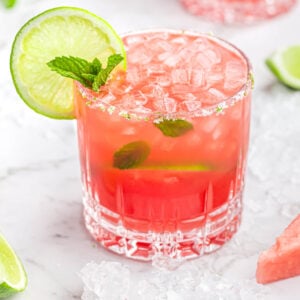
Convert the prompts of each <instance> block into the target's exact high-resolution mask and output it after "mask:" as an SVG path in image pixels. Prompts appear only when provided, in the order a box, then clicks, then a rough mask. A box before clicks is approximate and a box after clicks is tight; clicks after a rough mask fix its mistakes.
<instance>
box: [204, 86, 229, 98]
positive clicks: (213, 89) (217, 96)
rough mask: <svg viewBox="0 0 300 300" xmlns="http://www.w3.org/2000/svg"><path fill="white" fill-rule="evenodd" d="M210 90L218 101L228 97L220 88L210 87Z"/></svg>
mask: <svg viewBox="0 0 300 300" xmlns="http://www.w3.org/2000/svg"><path fill="white" fill-rule="evenodd" d="M208 92H209V93H210V94H211V95H212V96H214V97H215V99H216V101H222V100H225V99H226V96H225V95H224V93H222V92H221V91H220V90H218V89H215V88H210V89H209V90H208Z"/></svg>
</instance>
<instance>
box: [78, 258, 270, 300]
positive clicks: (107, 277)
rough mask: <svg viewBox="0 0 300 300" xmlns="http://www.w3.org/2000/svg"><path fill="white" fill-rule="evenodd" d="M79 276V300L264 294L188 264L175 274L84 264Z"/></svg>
mask: <svg viewBox="0 0 300 300" xmlns="http://www.w3.org/2000/svg"><path fill="white" fill-rule="evenodd" d="M80 275H81V278H82V280H83V282H84V292H83V295H82V300H106V299H110V300H114V299H120V300H123V299H124V300H125V299H126V300H137V299H139V300H195V299H201V300H202V299H203V300H260V299H261V300H263V299H264V295H266V294H267V293H268V288H265V287H263V286H260V285H257V284H256V283H255V282H254V280H253V279H238V278H237V279H232V278H230V277H229V276H224V275H220V274H217V273H215V272H213V271H211V270H208V269H207V268H206V267H205V266H204V265H203V264H202V265H201V264H199V263H198V264H197V263H196V264H195V263H192V262H190V263H186V264H183V265H182V266H180V267H179V268H178V269H176V270H175V271H164V270H158V269H153V270H152V271H151V272H143V271H141V272H134V271H133V270H130V267H129V266H126V265H123V264H120V263H115V262H108V261H103V262H101V263H100V264H96V263H89V264H87V265H86V266H85V267H84V268H83V270H82V271H81V274H80ZM105 297H106V298H105Z"/></svg>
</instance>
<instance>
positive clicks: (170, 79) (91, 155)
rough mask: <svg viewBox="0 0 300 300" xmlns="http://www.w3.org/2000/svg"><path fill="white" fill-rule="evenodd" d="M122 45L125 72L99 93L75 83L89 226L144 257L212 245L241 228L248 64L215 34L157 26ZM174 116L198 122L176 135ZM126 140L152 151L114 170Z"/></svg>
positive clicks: (110, 243)
mask: <svg viewBox="0 0 300 300" xmlns="http://www.w3.org/2000/svg"><path fill="white" fill-rule="evenodd" d="M123 41H124V44H125V47H126V50H127V56H128V57H127V65H128V66H127V72H126V74H120V73H119V74H117V75H116V76H115V77H114V78H113V79H112V80H111V81H110V82H109V83H108V84H107V85H106V86H105V87H103V88H102V90H101V91H100V92H99V93H94V92H91V91H90V90H88V89H85V88H83V87H82V86H81V85H80V84H77V83H76V85H75V103H76V107H77V120H78V137H79V146H80V158H81V168H82V179H83V189H84V208H85V212H84V214H85V221H86V226H87V228H88V230H89V231H90V233H91V234H92V236H93V237H94V238H95V239H96V240H98V241H99V242H100V243H101V244H102V245H103V246H104V247H106V248H108V249H110V250H112V251H114V252H117V253H120V254H123V255H125V256H128V257H132V258H136V259H143V260H149V259H155V258H157V257H161V256H164V257H171V258H191V257H196V256H199V255H202V254H204V253H209V252H211V251H214V250H215V249H217V248H219V247H220V246H221V245H222V244H224V243H225V242H226V241H228V240H229V239H230V238H231V237H232V235H233V234H234V233H235V232H236V230H237V228H238V226H239V224H240V217H241V210H242V192H243V186H244V171H245V165H246V156H247V150H248V139H249V120H250V99H251V78H250V69H249V68H250V67H249V64H248V61H247V59H246V58H245V56H244V55H243V54H242V53H241V52H240V51H239V50H237V49H236V48H235V47H233V46H232V45H230V44H228V43H226V42H224V41H222V40H220V39H217V38H215V37H212V36H207V35H200V34H190V33H189V34H188V33H184V32H180V33H179V32H171V31H168V32H163V31H158V32H144V33H138V34H131V35H127V36H125V37H124V38H123ZM166 120H167V121H166ZM170 120H172V121H171V122H175V123H176V121H174V120H177V121H178V120H181V122H185V124H189V125H191V126H192V128H189V130H187V131H186V132H184V133H183V134H180V135H179V136H176V137H171V136H168V135H166V133H165V132H163V131H162V130H161V129H159V126H158V124H160V125H161V124H162V122H169V121H170ZM163 124H165V123H163ZM174 126H175V125H174V124H173V123H172V126H171V131H172V130H174V128H175V127H176V126H175V127H174ZM125 145H130V147H129V148H130V149H131V150H132V148H133V149H135V148H134V147H135V146H136V145H142V146H143V147H142V148H141V150H140V151H144V150H145V149H144V146H145V145H147V147H148V148H147V149H148V150H149V153H148V156H147V157H146V159H144V160H143V161H142V162H140V163H139V164H138V165H136V166H134V167H129V168H127V167H125V168H123V167H122V168H121V167H120V166H118V165H117V166H116V165H115V163H116V157H117V156H116V153H117V154H118V153H119V154H120V152H121V153H122V154H124V151H123V152H122V151H120V149H123V147H124V146H125ZM127 148H128V147H127ZM127 150H128V149H127ZM146 152H147V151H146Z"/></svg>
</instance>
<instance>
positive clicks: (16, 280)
mask: <svg viewBox="0 0 300 300" xmlns="http://www.w3.org/2000/svg"><path fill="white" fill-rule="evenodd" d="M26 286H27V275H26V272H25V270H24V267H23V265H22V263H21V261H20V259H19V258H18V257H17V255H16V254H15V252H14V250H13V249H12V248H11V246H10V245H9V244H8V243H7V241H6V240H5V239H4V237H3V236H2V235H1V234H0V298H6V297H8V296H11V295H13V294H16V293H18V292H22V291H23V290H24V289H25V288H26Z"/></svg>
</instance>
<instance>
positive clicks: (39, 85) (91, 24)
mask: <svg viewBox="0 0 300 300" xmlns="http://www.w3.org/2000/svg"><path fill="white" fill-rule="evenodd" d="M115 53H117V54H121V55H122V56H123V57H126V54H125V50H124V46H123V43H122V40H121V39H120V37H119V36H118V35H117V33H116V32H115V31H114V29H113V28H112V27H111V26H110V25H109V24H108V23H107V22H106V21H104V20H103V19H101V18H100V17H98V16H96V15H94V14H92V13H90V12H89V11H86V10H84V9H81V8H75V7H57V8H53V9H50V10H47V11H45V12H43V13H41V14H39V15H37V16H35V17H34V18H32V19H31V20H29V21H28V22H27V23H26V24H25V25H24V26H23V27H22V28H21V29H20V30H19V32H18V33H17V35H16V37H15V40H14V43H13V46H12V51H11V57H10V70H11V74H12V78H13V81H14V85H15V87H16V90H17V92H18V93H19V95H20V97H21V98H22V99H23V100H24V101H25V103H26V104H27V105H28V106H29V107H31V108H32V109H33V110H35V111H36V112H37V113H40V114H43V115H45V116H48V117H52V118H56V119H73V118H74V117H75V116H74V104H73V81H72V79H70V78H65V77H62V76H60V75H58V74H57V73H55V72H53V71H51V70H50V69H49V68H48V66H47V65H46V63H47V62H49V61H50V60H52V59H54V58H55V57H57V56H75V57H81V58H84V59H86V60H88V61H92V60H93V59H94V58H96V57H97V58H98V59H99V60H100V61H101V62H102V63H103V64H104V65H105V64H106V61H107V58H108V57H109V56H110V55H112V54H115ZM119 68H122V69H125V68H126V61H125V60H124V61H123V62H122V63H121V64H120V66H119Z"/></svg>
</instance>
